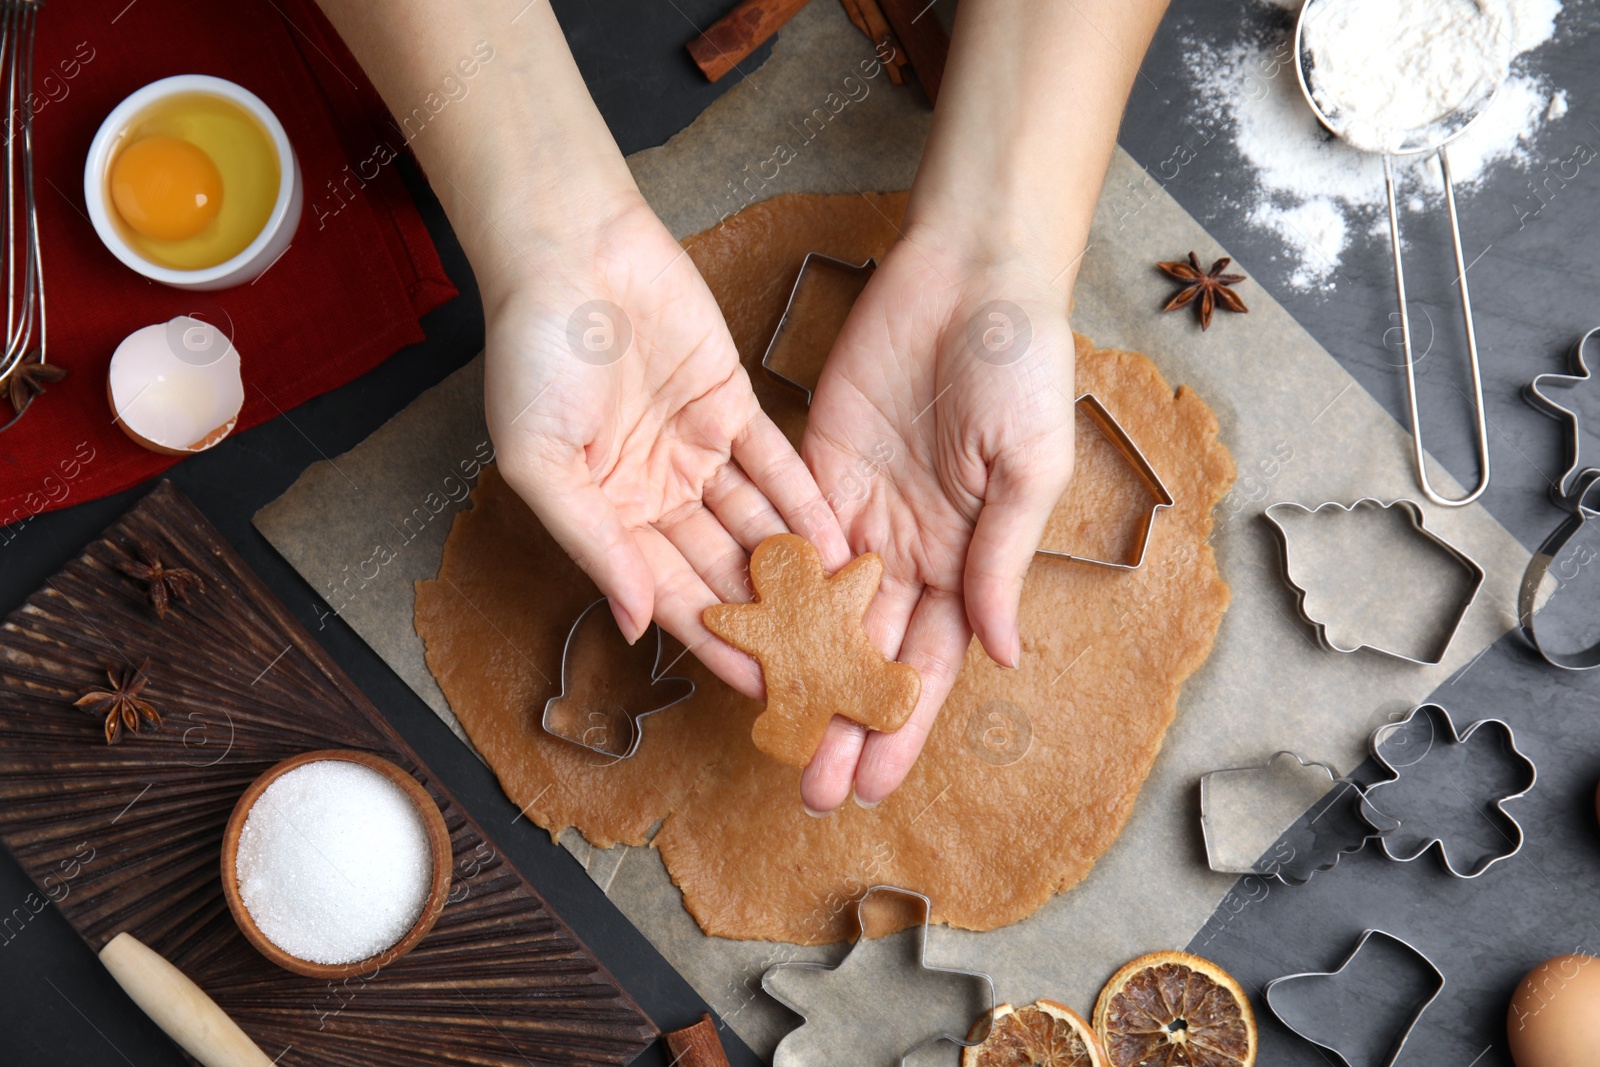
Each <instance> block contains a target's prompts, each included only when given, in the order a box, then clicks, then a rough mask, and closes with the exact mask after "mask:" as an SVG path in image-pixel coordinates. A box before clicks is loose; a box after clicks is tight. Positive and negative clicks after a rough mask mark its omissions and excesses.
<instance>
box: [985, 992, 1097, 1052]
mask: <svg viewBox="0 0 1600 1067" xmlns="http://www.w3.org/2000/svg"><path fill="white" fill-rule="evenodd" d="M986 1023H987V1024H988V1026H989V1036H988V1037H986V1038H984V1040H983V1044H981V1045H974V1046H972V1047H971V1048H968V1049H964V1050H962V1053H961V1067H1106V1063H1107V1060H1106V1054H1105V1053H1104V1052H1103V1051H1101V1049H1100V1042H1099V1040H1098V1039H1097V1038H1096V1037H1095V1036H1094V1031H1093V1030H1092V1029H1090V1028H1089V1024H1088V1023H1086V1022H1084V1021H1083V1016H1081V1015H1079V1014H1078V1013H1077V1012H1075V1011H1073V1010H1072V1009H1071V1008H1069V1007H1067V1006H1066V1005H1064V1004H1057V1003H1056V1002H1055V1001H1053V1000H1040V1001H1036V1002H1034V1003H1032V1004H1028V1005H1024V1006H1023V1007H1021V1008H1013V1007H1012V1006H1011V1005H1009V1004H1001V1005H999V1006H998V1007H996V1008H995V1009H994V1011H993V1012H992V1013H990V1014H989V1015H988V1016H985V1017H982V1018H980V1019H979V1020H978V1021H977V1022H975V1023H973V1024H972V1030H971V1032H969V1033H968V1034H967V1040H968V1041H971V1040H972V1039H973V1038H975V1037H977V1036H978V1035H979V1034H980V1033H982V1032H983V1027H984V1025H985V1024H986Z"/></svg>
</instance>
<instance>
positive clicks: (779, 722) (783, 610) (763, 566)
mask: <svg viewBox="0 0 1600 1067" xmlns="http://www.w3.org/2000/svg"><path fill="white" fill-rule="evenodd" d="M750 578H751V580H752V581H753V582H754V584H755V589H756V599H755V602H754V603H751V604H713V605H712V606H711V607H709V608H707V609H706V610H705V612H704V614H703V615H702V618H703V619H704V621H705V624H706V628H707V629H709V630H710V631H711V632H712V633H714V634H716V635H717V636H718V637H720V638H722V639H723V640H724V641H726V642H728V644H730V645H732V646H733V647H734V648H737V649H739V650H741V651H743V652H747V653H749V654H750V655H752V656H754V657H755V659H756V662H758V663H760V664H761V672H762V674H764V675H765V676H766V682H767V707H766V710H765V711H763V712H762V713H761V714H760V715H759V716H757V718H756V721H755V726H754V727H752V729H751V731H750V735H751V738H752V739H753V740H754V741H755V744H756V747H757V748H759V749H760V750H761V751H762V752H765V753H766V754H767V755H769V756H771V757H772V758H773V759H776V760H781V761H782V762H784V763H789V764H792V765H794V766H796V767H804V766H805V765H806V764H807V763H810V762H811V756H812V754H813V753H814V752H816V750H817V746H818V745H819V744H821V743H822V735H823V733H824V732H825V731H826V730H827V728H828V721H829V720H830V719H832V718H833V717H834V716H835V715H843V716H844V717H845V718H847V719H853V720H854V721H856V722H858V723H860V724H861V725H862V726H865V727H867V728H868V729H872V730H883V731H886V732H887V731H892V730H898V729H900V727H902V726H904V725H905V722H906V720H907V719H909V718H910V717H911V712H912V710H913V709H914V708H915V707H916V706H917V697H918V696H919V695H920V694H921V692H922V678H921V676H920V675H918V674H917V670H916V668H915V667H912V666H910V665H909V664H905V663H894V662H892V661H890V660H889V659H888V658H886V657H885V656H884V654H883V653H882V652H879V651H878V649H877V648H876V647H875V646H874V645H873V644H872V642H871V641H870V640H868V639H867V632H866V631H865V630H864V629H862V626H861V620H862V619H863V618H864V617H865V616H866V613H867V605H869V604H871V603H872V598H873V597H874V596H875V595H876V594H877V592H878V584H879V583H880V582H882V581H883V560H882V559H880V558H878V556H877V555H875V554H873V553H870V552H869V553H867V554H866V555H864V556H858V557H856V558H855V559H853V560H851V561H850V562H849V563H848V564H846V565H845V566H844V567H843V568H841V569H840V571H839V572H838V573H837V574H835V575H834V576H833V577H831V578H830V577H828V575H827V573H826V572H825V571H824V570H823V569H822V557H821V556H819V555H818V554H817V550H816V548H815V547H814V546H813V545H812V544H811V542H809V541H807V540H806V539H805V538H803V537H800V536H799V535H797V534H777V535H775V536H773V537H769V538H767V539H766V540H765V541H763V542H761V544H759V545H757V546H756V550H755V553H754V555H752V556H751V557H750Z"/></svg>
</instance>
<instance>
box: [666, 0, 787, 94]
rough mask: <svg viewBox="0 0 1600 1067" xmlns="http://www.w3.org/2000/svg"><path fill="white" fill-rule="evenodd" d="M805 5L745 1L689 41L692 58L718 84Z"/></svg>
mask: <svg viewBox="0 0 1600 1067" xmlns="http://www.w3.org/2000/svg"><path fill="white" fill-rule="evenodd" d="M805 6H806V0H744V2H743V3H741V4H740V5H739V6H738V7H736V8H734V9H733V10H732V11H730V12H728V13H727V14H726V15H724V16H722V17H721V18H720V19H718V20H717V21H715V22H713V23H712V24H711V25H710V26H707V27H706V30H705V32H704V33H702V34H701V35H700V36H699V37H696V38H695V39H694V40H693V41H690V42H689V56H690V58H692V59H693V60H694V65H695V66H697V67H699V68H700V72H701V73H702V74H704V75H705V76H706V79H707V80H708V81H717V80H718V79H720V78H721V77H722V76H723V75H724V74H726V73H728V71H730V70H732V69H733V68H734V67H736V66H738V65H739V64H740V63H742V62H744V60H745V59H747V58H749V56H750V53H751V52H754V51H755V50H756V49H757V48H760V47H761V46H762V45H763V44H765V43H766V41H767V39H768V38H770V37H771V36H772V35H773V34H775V33H777V32H778V28H779V27H781V26H782V25H783V24H784V23H785V22H788V21H789V20H790V19H792V18H794V16H795V14H796V13H797V12H798V11H799V10H800V9H801V8H803V7H805Z"/></svg>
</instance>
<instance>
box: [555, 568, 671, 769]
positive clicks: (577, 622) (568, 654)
mask: <svg viewBox="0 0 1600 1067" xmlns="http://www.w3.org/2000/svg"><path fill="white" fill-rule="evenodd" d="M599 610H609V606H608V604H607V601H606V598H605V597H601V598H600V599H599V600H596V601H594V602H593V603H592V604H590V605H589V606H588V607H586V608H584V609H583V610H582V611H581V612H579V613H578V617H577V618H576V619H574V620H573V622H572V627H571V628H570V629H569V630H567V639H566V641H565V642H563V644H562V646H561V691H560V692H559V693H557V694H556V695H555V696H553V697H551V698H550V699H549V700H546V701H545V702H544V712H543V714H541V715H540V716H539V725H540V727H541V728H542V729H543V730H544V732H545V733H547V734H549V735H550V736H551V737H559V738H560V739H561V740H563V741H568V742H570V743H572V744H574V745H577V746H578V747H579V748H586V749H588V750H589V751H590V752H594V753H596V754H598V755H601V756H605V757H607V758H609V759H612V760H625V759H630V758H632V756H633V754H634V753H636V752H638V751H639V742H640V741H641V740H643V738H644V728H643V726H642V720H644V719H645V718H646V717H647V716H650V715H654V714H655V713H656V712H658V711H666V710H667V709H668V708H670V707H672V706H673V705H675V704H681V703H683V702H684V701H685V700H688V699H689V698H690V697H692V696H694V693H695V684H694V680H693V679H692V678H680V677H670V678H669V677H666V676H665V672H666V669H667V667H670V666H671V664H666V665H665V666H663V664H662V662H661V658H662V655H663V653H664V651H665V641H664V639H663V637H662V635H661V627H660V626H657V625H656V624H654V623H651V624H650V629H651V630H652V631H653V632H654V634H655V639H656V655H655V662H654V666H652V668H651V670H650V684H651V686H652V687H654V686H657V685H660V684H661V683H662V682H681V683H683V684H684V685H686V686H687V687H688V690H687V691H686V692H683V693H681V694H679V695H678V696H674V697H673V698H672V699H670V700H667V701H665V702H664V703H661V704H657V705H655V706H654V707H647V708H646V709H645V710H644V711H638V712H635V711H629V712H628V721H629V722H630V723H631V724H632V727H633V729H632V736H631V738H630V740H629V743H628V747H627V748H626V749H625V750H623V751H621V752H619V751H617V750H616V749H615V748H607V747H605V746H604V744H603V743H598V744H597V743H595V742H593V741H591V740H588V737H589V731H585V732H584V733H582V734H579V735H577V736H573V735H571V734H565V733H562V732H561V731H560V729H559V728H558V725H557V724H555V723H553V722H552V721H551V712H552V711H554V710H555V707H556V705H557V704H559V703H560V702H561V701H562V700H564V699H566V696H567V694H568V693H569V692H571V690H572V678H571V677H570V672H571V660H572V643H573V640H574V639H575V638H576V637H577V635H578V631H579V630H580V629H581V628H582V627H583V623H584V620H585V619H587V618H588V617H589V614H590V613H591V612H593V611H599Z"/></svg>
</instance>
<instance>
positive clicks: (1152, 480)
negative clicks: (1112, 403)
mask: <svg viewBox="0 0 1600 1067" xmlns="http://www.w3.org/2000/svg"><path fill="white" fill-rule="evenodd" d="M877 269H878V262H877V260H875V259H869V260H867V261H866V262H864V263H850V262H848V261H846V260H843V259H836V258H834V257H833V256H825V255H823V254H822V253H820V252H807V253H806V257H805V259H803V260H801V262H800V273H799V275H797V276H796V277H795V280H794V286H793V287H792V288H791V289H790V290H789V300H788V303H786V304H785V305H784V308H783V317H782V318H780V319H779V320H778V326H777V328H776V329H775V330H773V331H772V338H771V340H769V341H768V342H767V350H766V352H764V353H763V354H762V356H761V367H762V369H763V370H765V371H766V372H767V374H768V375H770V376H771V377H772V378H774V379H776V380H777V381H780V382H782V383H784V384H785V385H788V386H792V387H793V388H795V389H798V390H799V391H800V392H802V393H804V394H805V397H806V404H807V405H808V406H809V405H810V403H811V398H812V394H813V393H814V391H815V389H816V382H815V381H814V380H812V379H810V378H805V379H804V380H802V378H801V377H800V376H799V375H801V374H802V373H803V369H801V368H795V367H789V366H785V365H782V360H781V345H782V342H783V339H784V337H785V336H786V335H788V334H790V333H791V332H792V331H794V330H797V329H801V328H804V326H805V325H806V324H805V323H803V322H802V321H801V319H800V317H799V316H797V315H795V314H794V310H795V301H796V300H797V299H798V298H799V296H800V293H801V291H802V290H803V289H804V287H805V286H806V285H807V284H808V283H811V282H813V281H814V280H815V279H816V278H817V277H818V276H819V275H820V274H821V273H822V272H831V273H835V274H840V275H845V276H848V277H850V278H852V279H856V281H855V285H856V289H855V293H856V295H859V294H860V291H861V289H862V288H865V286H866V284H867V280H868V279H869V278H871V277H872V272H873V271H875V270H877ZM830 325H831V324H830ZM810 340H813V341H815V340H817V339H816V338H811V339H810ZM827 340H828V341H829V342H830V343H831V341H832V337H829V338H828V339H827ZM775 357H779V358H775ZM1076 409H1077V410H1078V411H1080V412H1082V413H1083V415H1084V416H1085V417H1086V418H1087V419H1088V420H1089V421H1090V422H1091V423H1093V424H1094V427H1095V428H1096V429H1097V430H1099V431H1100V433H1101V434H1102V435H1103V436H1104V437H1105V439H1106V440H1107V441H1109V442H1111V445H1112V447H1114V448H1115V449H1116V450H1117V451H1118V452H1120V453H1121V454H1122V456H1123V458H1124V459H1126V460H1127V461H1128V465H1129V466H1130V467H1132V468H1133V471H1134V473H1135V474H1136V475H1138V477H1139V480H1140V481H1141V482H1142V483H1143V484H1144V486H1145V488H1146V490H1148V491H1149V493H1150V495H1151V497H1152V498H1154V500H1155V503H1154V505H1153V506H1152V507H1151V508H1150V510H1149V512H1148V513H1147V514H1146V515H1145V516H1144V520H1143V524H1142V526H1141V529H1140V531H1139V538H1138V540H1139V551H1138V554H1137V555H1136V557H1135V558H1134V560H1133V562H1132V563H1125V562H1122V561H1119V560H1108V559H1094V558H1092V557H1089V556H1079V555H1074V554H1072V553H1070V552H1062V551H1059V550H1056V549H1048V548H1040V549H1039V550H1038V554H1039V555H1041V556H1051V557H1054V558H1056V559H1070V560H1077V561H1078V562H1080V563H1094V564H1098V565H1099V566H1102V567H1115V568H1117V569H1118V570H1138V569H1139V568H1140V567H1141V566H1143V565H1144V556H1145V550H1146V549H1147V548H1148V547H1149V544H1150V527H1151V526H1152V524H1153V523H1154V521H1155V513H1156V512H1157V511H1160V510H1161V509H1162V508H1170V507H1171V506H1172V504H1173V499H1172V494H1171V493H1170V492H1168V491H1167V487H1166V486H1165V485H1164V484H1163V483H1162V481H1161V478H1160V476H1159V475H1157V474H1156V472H1155V470H1154V468H1152V467H1151V466H1150V461H1149V460H1148V459H1146V458H1145V455H1144V453H1143V452H1142V451H1140V449H1139V446H1138V445H1137V444H1136V443H1134V440H1133V438H1131V437H1129V436H1128V431H1127V430H1124V429H1123V428H1122V424H1121V423H1119V422H1118V421H1117V420H1116V416H1114V415H1112V414H1111V412H1110V411H1109V410H1108V409H1107V408H1106V406H1105V405H1104V404H1103V403H1101V402H1100V398H1099V397H1097V396H1095V395H1094V394H1093V393H1084V394H1083V395H1081V396H1079V397H1078V399H1077V401H1076Z"/></svg>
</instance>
